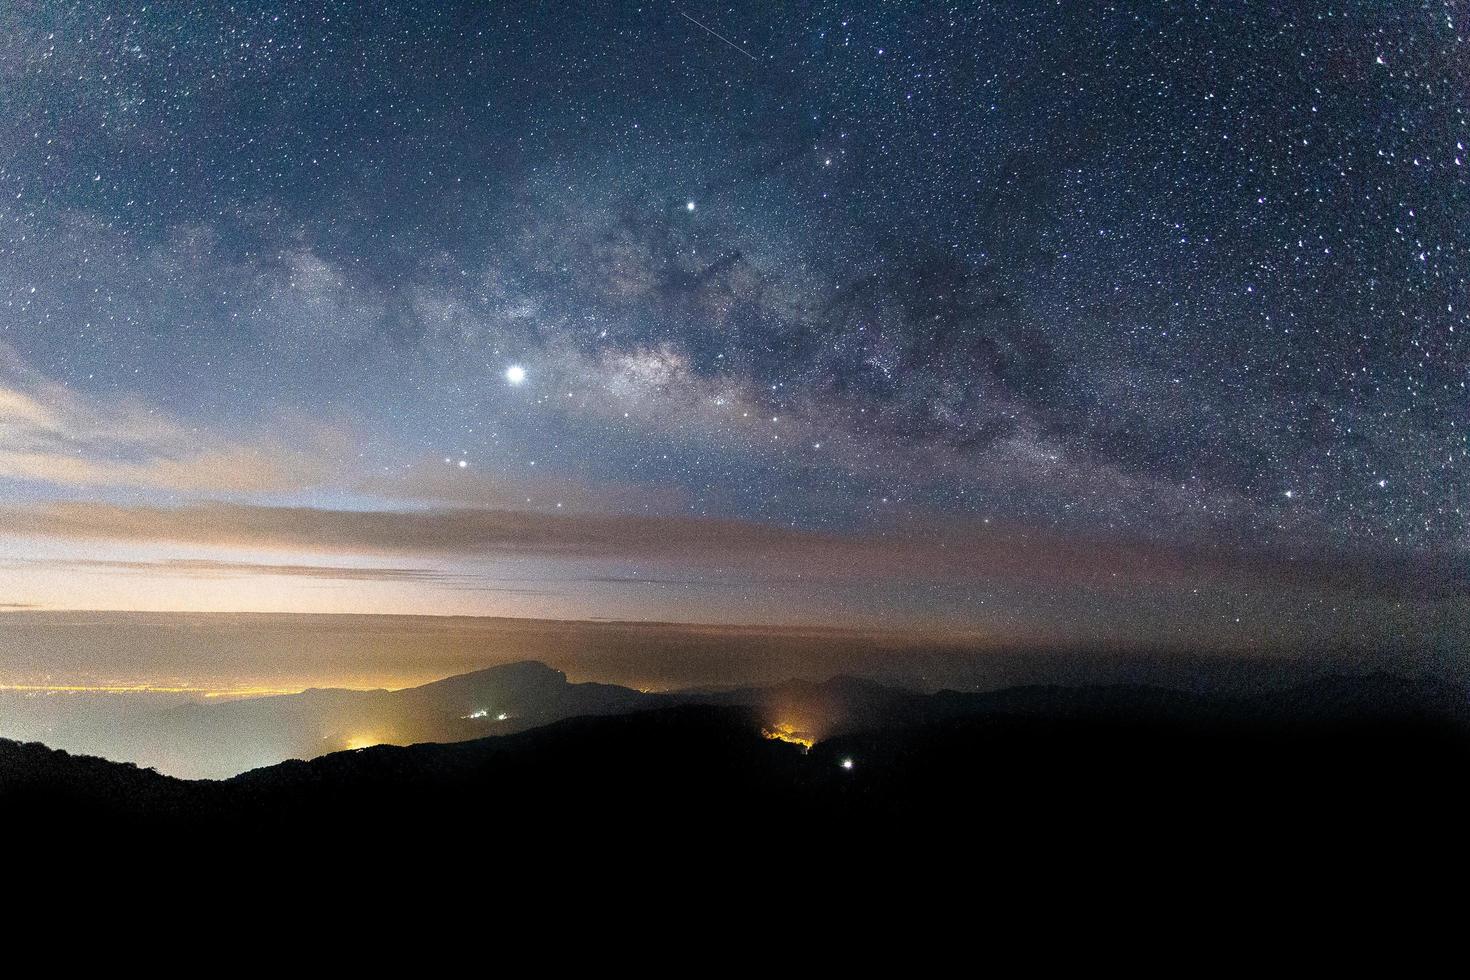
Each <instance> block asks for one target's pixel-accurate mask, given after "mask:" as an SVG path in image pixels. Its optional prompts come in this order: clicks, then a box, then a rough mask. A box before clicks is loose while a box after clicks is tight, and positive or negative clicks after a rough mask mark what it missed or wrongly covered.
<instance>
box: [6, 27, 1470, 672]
mask: <svg viewBox="0 0 1470 980" xmlns="http://www.w3.org/2000/svg"><path fill="white" fill-rule="evenodd" d="M792 7H793V9H776V5H768V4H749V5H727V6H719V5H713V4H709V3H693V4H687V3H669V4H665V3H650V4H644V5H641V6H635V5H613V4H608V5H602V4H571V3H568V4H553V3H541V4H508V3H507V4H501V3H485V2H482V3H448V2H445V3H424V4H420V5H413V4H407V3H404V4H390V5H386V6H384V5H369V4H358V3H320V2H300V3H291V4H257V3H236V4H233V5H230V6H225V5H221V4H215V3H198V4H188V5H177V4H149V5H142V4H123V3H116V2H110V3H101V2H98V3H86V2H79V3H77V2H74V3H64V4H63V3H51V2H35V3H22V4H7V5H5V7H4V9H3V10H0V502H3V512H0V535H3V536H0V605H6V606H9V607H14V608H29V607H40V608H70V609H98V608H105V609H160V610H161V609H180V610H183V609H223V610H230V609H235V610H247V609H249V610H272V611H358V612H363V611H392V612H457V613H469V614H493V615H525V616H554V617H568V618H576V617H613V618H620V619H681V620H692V621H723V622H775V623H823V624H833V625H847V624H868V625H875V624H876V625H889V626H897V627H901V628H905V629H936V630H960V631H966V632H972V633H974V634H976V635H980V636H990V637H1002V638H1007V639H1025V640H1028V641H1035V642H1052V641H1058V642H1060V641H1066V642H1090V641H1105V642H1109V643H1114V644H1127V643H1134V642H1136V643H1140V644H1152V643H1168V642H1182V643H1191V644H1199V645H1204V646H1208V647H1221V648H1241V647H1248V648H1260V647H1273V646H1282V647H1289V646H1291V645H1293V644H1301V643H1306V642H1310V643H1322V644H1328V645H1333V644H1347V645H1359V646H1365V647H1376V646H1383V645H1389V646H1395V645H1397V646H1404V647H1414V646H1426V647H1434V648H1439V649H1456V648H1459V649H1463V647H1462V644H1463V643H1464V642H1465V641H1466V638H1467V634H1470V630H1467V622H1470V614H1467V612H1466V603H1465V596H1466V588H1467V574H1466V557H1467V551H1470V445H1467V436H1470V393H1467V382H1470V345H1467V339H1470V289H1467V276H1470V149H1467V144H1470V116H1467V111H1470V46H1467V45H1466V42H1465V36H1466V32H1467V31H1470V11H1467V10H1466V9H1465V8H1464V6H1463V5H1462V4H1454V3H1440V2H1412V3H1411V2H1401V0H1384V2H1361V3H1343V2H1339V3H1335V4H1324V3H1315V2H1303V3H1291V4H1282V3H1254V2H1247V3H1239V4H1229V5H1221V4H1216V3H1207V2H1200V3H1137V4H1121V5H1116V6H1105V5H1094V4H1082V3H1062V4H1056V3H1023V2H1016V3H963V4H947V5H946V4H939V3H912V4H904V3H889V4H876V3H873V4H858V3H849V4H835V3H813V4H803V5H800V6H799V7H798V6H797V5H792Z"/></svg>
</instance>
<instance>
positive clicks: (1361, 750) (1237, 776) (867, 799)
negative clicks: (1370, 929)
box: [0, 676, 1470, 862]
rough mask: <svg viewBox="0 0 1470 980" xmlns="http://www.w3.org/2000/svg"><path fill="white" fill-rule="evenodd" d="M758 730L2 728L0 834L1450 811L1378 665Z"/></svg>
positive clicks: (1318, 824) (836, 844) (693, 719)
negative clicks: (251, 735)
mask: <svg viewBox="0 0 1470 980" xmlns="http://www.w3.org/2000/svg"><path fill="white" fill-rule="evenodd" d="M820 687H821V686H820V685H818V686H816V688H817V689H819V688H820ZM807 693H811V691H808V692H807ZM840 693H841V692H840V690H838V691H836V692H835V693H834V692H832V691H828V692H827V693H826V694H824V695H822V697H823V698H824V699H825V700H824V703H827V704H829V705H830V704H831V703H835V701H840V700H841V699H840V696H839V695H840ZM813 696H816V695H813ZM875 697H879V696H878V695H877V694H876V693H875V692H874V691H872V690H870V689H867V688H863V699H864V701H865V702H871V701H872V699H874V698H875ZM879 700H881V698H879ZM788 703H790V704H792V705H795V704H796V702H795V701H788ZM869 707H872V705H871V703H870V704H869ZM770 723H771V721H770V718H769V717H768V715H767V714H765V713H763V712H762V711H761V710H760V709H758V708H751V707H745V706H740V705H710V704H685V705H676V706H670V707H662V708H657V709H654V710H648V711H637V712H633V713H629V714H624V715H617V716H602V717H582V718H575V719H569V720H564V721H560V722H557V723H554V724H551V725H547V726H544V727H541V728H536V729H532V730H529V731H524V732H520V733H516V734H510V735H505V736H499V737H492V738H483V739H477V740H473V741H467V742H460V743H455V744H425V745H414V746H408V747H395V746H378V747H373V748H367V749H362V750H357V751H348V752H338V753H334V754H331V755H327V756H324V757H321V758H318V759H314V760H311V761H309V762H288V763H283V764H280V765H275V766H271V767H267V768H264V769H258V770H254V771H252V772H248V773H245V774H243V775H240V776H237V777H235V778H233V779H229V780H224V781H220V782H210V781H197V782H191V781H185V780H178V779H173V778H169V777H165V776H161V775H159V774H157V773H155V772H152V771H149V770H145V769H138V768H136V767H133V766H129V765H122V764H117V763H110V762H105V761H102V760H98V759H92V758H85V757H78V756H73V755H68V754H67V753H64V752H59V751H55V750H52V749H49V748H46V747H45V746H42V745H39V744H35V743H30V744H23V743H17V742H0V824H3V825H4V829H5V830H6V831H7V832H9V833H23V834H30V835H35V834H37V833H41V834H45V835H56V834H59V833H63V832H73V831H81V832H84V833H87V834H91V835H95V834H96V833H97V832H99V831H109V832H122V833H125V834H128V835H143V836H160V837H164V838H166V839H168V840H170V841H172V842H178V841H181V840H185V839H188V838H191V837H193V836H203V837H205V838H208V839H212V840H214V841H216V842H218V841H230V842H232V843H235V844H238V843H239V842H241V841H243V840H246V839H259V840H266V839H272V838H286V839H290V840H292V841H294V842H296V843H299V844H310V843H312V842H314V841H320V842H323V843H327V842H331V843H334V844H341V843H342V842H343V841H350V840H358V841H362V842H364V846H372V847H376V848H383V847H390V846H392V842H425V841H447V842H453V845H454V846H455V847H467V848H472V849H477V848H481V847H489V846H490V844H488V843H484V842H494V846H495V847H496V848H498V849H499V850H498V851H497V853H500V854H502V859H503V860H510V859H511V858H512V856H514V855H520V856H525V855H526V854H534V853H539V852H540V849H542V848H553V849H555V850H557V851H561V852H565V851H566V849H568V848H573V849H579V848H580V849H587V850H591V851H597V852H600V853H604V854H618V855H627V856H628V857H629V858H633V857H636V856H640V855H641V856H647V855H650V854H654V853H661V854H664V855H666V856H667V855H670V854H680V853H685V854H689V855H691V856H698V859H699V860H717V859H720V858H722V857H728V856H730V855H732V854H736V853H740V852H742V851H746V850H750V849H756V850H760V851H763V852H766V853H769V852H770V851H771V849H772V848H775V847H799V848H806V849H815V850H816V851H818V852H821V853H827V854H839V853H846V852H848V851H849V849H851V848H860V849H863V850H864V851H868V852H871V851H874V850H884V851H888V852H896V853H907V854H910V855H911V856H912V857H913V859H915V860H922V861H942V860H944V859H946V858H947V857H949V856H955V855H958V854H959V853H961V852H963V853H965V854H968V855H969V856H971V857H974V856H975V855H977V854H980V855H984V856H987V857H988V858H989V859H993V860H995V861H998V862H1015V861H1019V860H1024V859H1025V856H1026V855H1028V854H1030V855H1037V854H1043V853H1044V854H1046V855H1048V856H1049V857H1051V858H1055V857H1056V856H1057V855H1066V854H1078V855H1081V854H1092V855H1097V854H1112V855H1124V856H1126V855H1129V854H1143V853H1148V854H1151V855H1154V856H1155V857H1158V856H1161V855H1168V854H1175V855H1177V856H1179V857H1180V859H1181V860H1202V859H1205V858H1209V859H1210V860H1221V859H1223V858H1224V857H1225V856H1227V855H1230V854H1233V853H1242V854H1251V853H1257V852H1259V850H1260V849H1261V848H1264V847H1270V848H1276V849H1279V850H1281V851H1294V852H1299V853H1307V852H1311V853H1315V854H1317V855H1318V856H1319V857H1320V856H1322V855H1324V854H1331V853H1333V852H1334V849H1342V850H1341V851H1339V852H1338V853H1340V854H1341V856H1342V859H1343V860H1346V861H1352V860H1356V858H1355V857H1354V856H1353V855H1354V854H1361V853H1362V851H1363V849H1364V848H1370V847H1377V846H1379V845H1382V844H1384V843H1391V844H1392V845H1393V846H1394V847H1397V848H1402V849H1405V853H1409V852H1410V851H1411V850H1412V849H1415V848H1421V849H1422V848H1425V847H1443V848H1449V847H1458V846H1459V845H1458V844H1456V843H1454V842H1455V841H1457V840H1458V838H1459V836H1460V834H1459V828H1461V827H1463V826H1464V825H1465V821H1466V819H1467V818H1470V810H1467V808H1466V793H1465V789H1464V785H1465V774H1466V773H1467V772H1470V718H1467V716H1466V707H1465V699H1464V692H1461V691H1458V689H1455V688H1449V687H1444V686H1440V685H1435V684H1432V683H1431V684H1423V683H1419V682H1407V681H1401V680H1398V679H1394V678H1387V677H1382V676H1377V677H1372V678H1362V679H1339V680H1334V681H1332V682H1324V683H1323V684H1321V685H1317V686H1313V687H1308V688H1301V689H1298V690H1296V691H1294V692H1291V693H1290V694H1285V695H1272V696H1270V697H1266V698H1262V699H1260V700H1257V701H1251V702H1239V701H1212V700H1209V699H1201V698H1195V697H1190V696H1184V695H1173V694H1172V693H1171V692H1166V691H1160V690H1155V689H1146V688H1143V689H1140V688H1093V689H1068V688H1027V689H1017V690H1013V691H1008V692H998V693H996V694H988V695H960V694H953V693H946V694H940V695H934V696H932V697H924V696H915V695H909V694H902V695H900V696H897V697H896V698H895V699H894V701H893V702H892V703H891V704H888V706H887V707H886V708H885V709H884V710H883V711H882V712H879V713H878V714H876V715H874V716H872V718H871V719H870V720H869V721H867V722H866V723H864V724H859V723H858V722H856V721H852V722H849V723H847V724H846V725H845V727H844V730H842V731H840V732H837V733H835V734H832V735H831V736H829V737H827V738H824V739H823V740H821V741H819V742H818V743H817V744H816V745H815V746H814V747H813V748H811V749H810V750H809V751H808V750H806V749H804V748H803V747H802V746H800V745H797V744H793V743H790V742H787V741H782V740H779V739H774V738H770V737H767V736H768V735H769V734H770ZM1431 842H1433V843H1432V844H1431ZM1441 842H1443V843H1441ZM476 853H477V854H479V853H480V852H479V850H476ZM1447 853H1448V851H1442V852H1441V853H1440V857H1441V858H1442V857H1444V856H1445V855H1446V854H1447ZM482 857H483V855H482ZM477 860H478V859H477Z"/></svg>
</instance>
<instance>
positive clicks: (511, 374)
mask: <svg viewBox="0 0 1470 980" xmlns="http://www.w3.org/2000/svg"><path fill="white" fill-rule="evenodd" d="M505 380H507V381H509V382H510V383H511V384H513V385H518V384H520V383H521V382H522V381H525V380H526V369H525V368H523V367H521V366H520V365H519V364H512V365H511V366H510V367H508V368H506V369H505Z"/></svg>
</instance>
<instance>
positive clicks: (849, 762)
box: [840, 757, 852, 769]
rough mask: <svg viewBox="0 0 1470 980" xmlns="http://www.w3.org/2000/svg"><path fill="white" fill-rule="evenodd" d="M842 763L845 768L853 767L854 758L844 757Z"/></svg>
mask: <svg viewBox="0 0 1470 980" xmlns="http://www.w3.org/2000/svg"><path fill="white" fill-rule="evenodd" d="M840 765H841V766H842V768H844V769H851V768H852V758H851V757H848V758H846V759H843V760H842V762H841V763H840Z"/></svg>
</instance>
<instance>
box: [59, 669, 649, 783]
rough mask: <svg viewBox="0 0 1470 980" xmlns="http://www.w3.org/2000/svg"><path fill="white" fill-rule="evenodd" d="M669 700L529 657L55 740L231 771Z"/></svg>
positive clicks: (199, 707) (169, 714) (214, 775)
mask: <svg viewBox="0 0 1470 980" xmlns="http://www.w3.org/2000/svg"><path fill="white" fill-rule="evenodd" d="M660 703H662V701H661V700H660V699H659V698H658V697H657V696H654V695H647V694H643V693H642V692H639V691H635V690H632V689H631V688H626V687H617V686H615V685H610V684H573V683H570V682H568V680H567V677H566V674H564V673H562V672H561V671H559V670H555V669H553V668H551V667H548V666H546V665H545V664H542V663H537V662H535V661H524V662H520V663H511V664H505V665H502V666H497V667H489V668H487V669H485V670H478V671H474V672H473V673H469V674H461V675H458V676H455V677H449V678H446V679H444V680H440V681H435V682H433V683H431V684H425V685H423V686H421V687H413V688H407V689H404V690H400V691H381V690H380V691H350V690H338V689H330V688H328V689H312V690H307V691H303V692H301V693H300V694H287V695H278V696H274V697H264V698H249V699H243V700H238V701H214V702H205V703H188V704H181V705H172V706H169V707H167V708H164V709H162V710H159V711H153V712H143V713H137V714H133V715H128V716H124V717H118V718H112V719H106V720H105V721H104V722H103V723H97V722H95V721H93V722H91V723H88V724H79V725H75V726H72V727H60V728H58V729H57V730H55V731H54V732H50V733H48V734H47V735H46V740H47V742H48V744H51V745H53V746H56V747H60V748H66V749H68V750H70V751H72V752H79V753H84V754H95V755H104V756H108V757H111V758H122V759H128V760H130V761H133V762H136V763H138V764H140V765H144V766H152V767H156V768H157V769H159V770H161V771H163V772H167V773H169V774H171V775H175V776H180V777H182V778H191V779H223V778H226V777H229V776H233V775H235V774H237V773H240V772H243V771H246V770H248V769H255V768H259V767H261V766H268V765H272V764H274V763H277V762H283V761H285V760H287V759H312V758H316V757H317V756H320V755H325V754H327V753H330V752H338V751H341V750H343V749H349V748H360V747H363V746H366V745H372V744H381V743H389V744H396V745H411V744H413V743H415V742H457V741H463V740H466V739H473V738H483V737H484V736H486V735H492V734H504V733H510V732H517V731H523V730H525V729H527V728H534V727H537V726H540V725H545V724H547V723H549V722H553V721H557V720H559V719H562V718H571V717H578V716H583V715H604V714H615V713H621V712H626V711H632V710H637V709H639V708H647V707H651V706H654V705H656V704H660Z"/></svg>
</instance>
